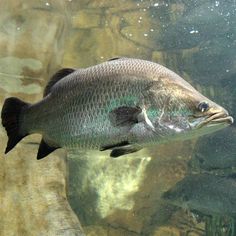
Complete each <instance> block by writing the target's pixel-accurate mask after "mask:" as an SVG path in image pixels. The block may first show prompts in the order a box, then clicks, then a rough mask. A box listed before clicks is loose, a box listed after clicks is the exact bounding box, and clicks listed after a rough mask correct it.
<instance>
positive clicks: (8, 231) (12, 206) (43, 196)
mask: <svg viewBox="0 0 236 236" xmlns="http://www.w3.org/2000/svg"><path fill="white" fill-rule="evenodd" d="M52 2H54V4H53V7H54V8H52V5H50V4H52ZM38 3H39V1H31V2H29V5H27V4H26V3H25V1H17V3H16V2H15V1H11V0H10V1H3V2H2V3H1V9H0V13H1V14H0V54H1V58H0V75H1V80H0V91H1V96H0V99H1V100H0V103H1V107H2V105H3V102H4V99H5V98H6V97H9V96H16V97H19V98H20V99H23V100H24V101H26V102H32V103H33V102H36V101H39V100H40V99H41V97H42V94H41V93H42V91H43V87H42V86H43V84H45V83H46V82H47V81H46V79H45V78H48V76H49V74H50V73H52V72H54V71H55V69H56V68H58V67H59V64H61V61H62V55H63V47H64V45H63V43H64V36H65V32H64V29H65V27H64V26H65V25H64V15H60V14H61V13H60V14H58V12H57V7H60V6H61V4H62V3H63V1H56V2H55V1H48V2H45V4H46V3H48V4H49V5H50V8H49V9H48V7H49V6H48V5H47V4H46V5H43V6H42V5H40V4H39V5H37V4H38ZM40 3H42V1H40ZM34 4H36V5H34ZM63 4H64V3H63ZM51 11H52V12H53V11H54V13H55V14H53V13H52V12H51ZM43 78H44V79H43ZM0 134H1V143H0V150H1V153H0V156H1V157H0V202H1V207H0V215H1V216H4V217H1V219H0V225H1V230H0V231H1V232H0V234H1V235H4V236H5V235H25V236H28V235H58V236H60V235H61V236H62V235H63V236H66V235H68V236H69V235H70V236H72V235H73V236H75V235H76V236H83V235H84V233H83V230H82V228H81V226H80V222H79V220H78V218H77V216H76V215H75V214H74V212H73V211H72V209H71V207H70V205H69V204H68V201H67V196H66V179H67V168H66V165H67V162H66V154H65V152H64V151H63V150H58V151H57V152H55V153H53V154H52V155H51V157H50V158H47V159H44V160H43V161H37V160H36V154H37V149H38V145H32V144H29V142H34V143H35V142H36V143H39V140H40V138H41V137H39V136H37V135H34V136H28V137H27V138H25V139H24V140H22V141H21V142H20V143H19V144H18V145H17V146H16V147H15V148H14V150H12V151H11V152H10V153H9V154H7V155H5V154H3V151H4V150H5V147H6V143H7V135H6V132H5V130H4V129H3V127H2V126H1V127H0Z"/></svg>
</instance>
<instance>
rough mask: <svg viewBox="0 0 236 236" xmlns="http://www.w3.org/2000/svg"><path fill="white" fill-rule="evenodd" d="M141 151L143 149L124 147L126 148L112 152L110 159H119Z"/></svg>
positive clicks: (118, 148)
mask: <svg viewBox="0 0 236 236" xmlns="http://www.w3.org/2000/svg"><path fill="white" fill-rule="evenodd" d="M141 149H142V147H137V146H132V145H129V146H124V147H117V148H114V149H113V150H112V151H111V154H110V157H113V158H117V157H119V156H123V155H126V154H130V153H134V152H138V151H139V150H141Z"/></svg>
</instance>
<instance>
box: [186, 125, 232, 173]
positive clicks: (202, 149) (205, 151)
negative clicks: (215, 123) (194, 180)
mask: <svg viewBox="0 0 236 236" xmlns="http://www.w3.org/2000/svg"><path fill="white" fill-rule="evenodd" d="M235 153H236V130H235V128H232V127H229V128H227V129H225V130H222V131H220V132H218V133H216V134H212V135H211V136H207V137H202V138H200V139H199V140H198V142H197V145H196V147H195V151H194V154H193V158H192V160H191V162H190V165H191V167H192V168H193V170H194V171H198V172H200V171H203V170H205V171H208V172H214V173H216V174H221V175H230V174H232V173H235V172H236V159H235Z"/></svg>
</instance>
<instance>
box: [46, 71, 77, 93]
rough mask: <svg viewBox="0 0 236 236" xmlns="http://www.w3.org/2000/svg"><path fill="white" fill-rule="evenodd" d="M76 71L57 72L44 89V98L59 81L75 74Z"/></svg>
mask: <svg viewBox="0 0 236 236" xmlns="http://www.w3.org/2000/svg"><path fill="white" fill-rule="evenodd" d="M74 71H75V69H72V68H63V69H61V70H59V71H57V72H56V73H55V74H54V75H53V76H52V77H51V79H50V80H49V82H48V84H47V86H46V87H45V89H44V93H43V96H44V97H45V96H47V95H48V94H49V93H50V92H51V88H52V87H53V85H54V84H56V83H57V82H58V81H59V80H61V79H63V78H64V77H66V76H67V75H69V74H71V73H73V72H74Z"/></svg>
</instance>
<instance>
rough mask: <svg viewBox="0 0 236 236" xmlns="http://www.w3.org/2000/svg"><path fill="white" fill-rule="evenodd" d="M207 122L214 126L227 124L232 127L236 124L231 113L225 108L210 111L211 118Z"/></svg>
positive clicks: (214, 108) (213, 108) (217, 107)
mask: <svg viewBox="0 0 236 236" xmlns="http://www.w3.org/2000/svg"><path fill="white" fill-rule="evenodd" d="M205 122H206V123H212V124H214V123H215V124H217V123H226V124H229V125H231V124H233V123H234V119H233V117H232V116H230V115H229V112H228V111H227V110H226V109H225V108H223V107H221V106H216V107H212V108H210V109H209V117H208V118H207V119H206V121H205Z"/></svg>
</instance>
